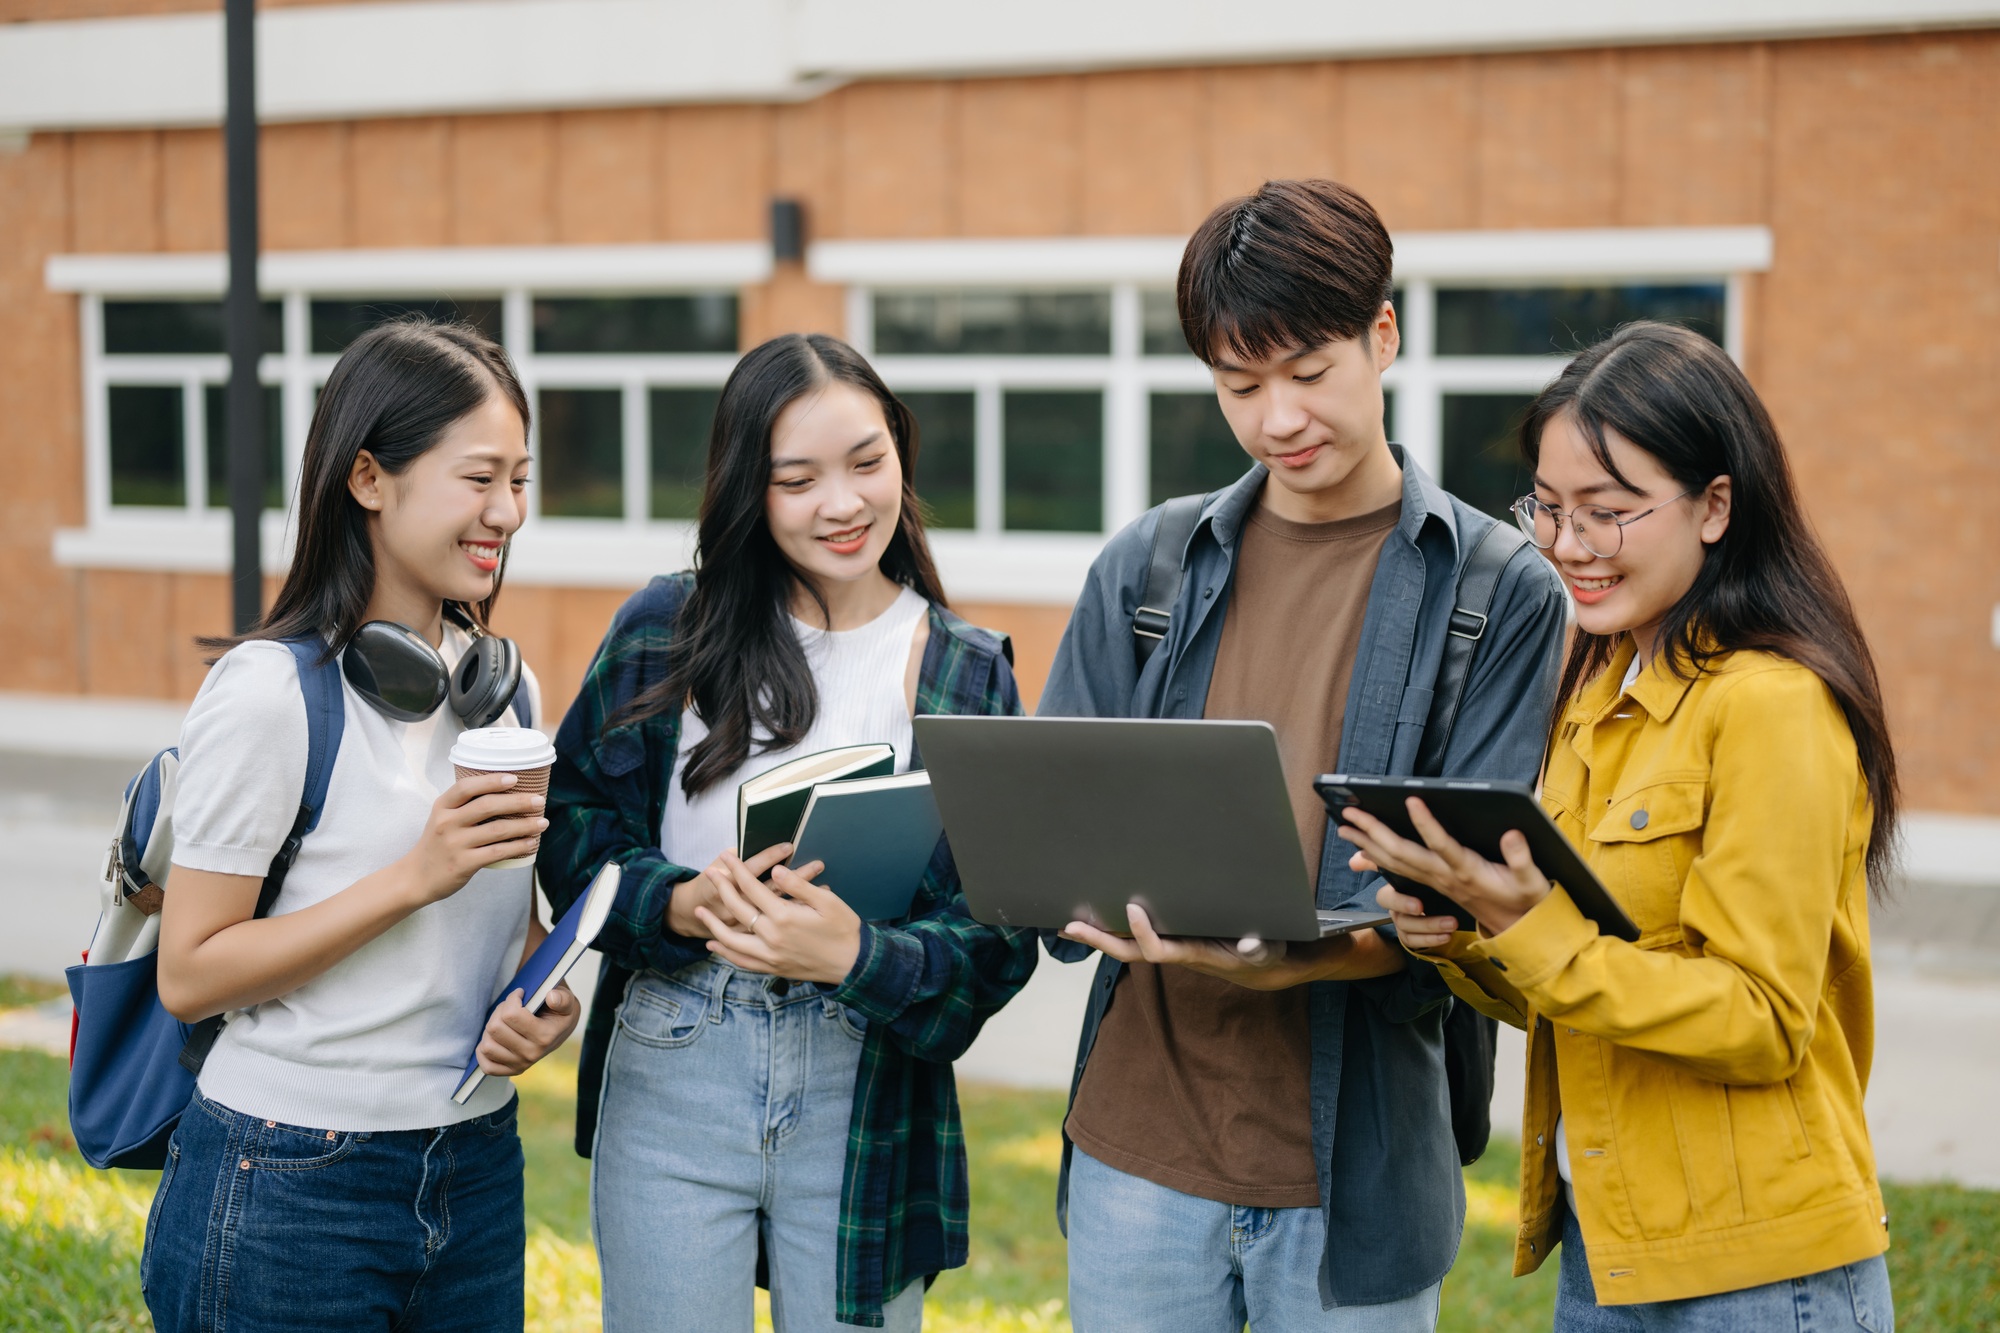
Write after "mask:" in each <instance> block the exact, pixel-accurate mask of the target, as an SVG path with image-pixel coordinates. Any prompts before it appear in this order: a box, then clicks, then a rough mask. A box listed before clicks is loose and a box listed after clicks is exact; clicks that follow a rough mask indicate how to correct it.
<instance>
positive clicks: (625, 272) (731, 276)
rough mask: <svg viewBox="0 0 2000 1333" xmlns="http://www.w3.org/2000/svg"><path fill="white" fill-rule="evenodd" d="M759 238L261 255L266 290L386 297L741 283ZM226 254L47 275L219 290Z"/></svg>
mask: <svg viewBox="0 0 2000 1333" xmlns="http://www.w3.org/2000/svg"><path fill="white" fill-rule="evenodd" d="M771 268H772V261H771V247H770V246H769V245H768V244H766V243H765V242H762V241H742V242H718V243H715V244H684V245H548V246H520V247H493V248H486V247H476V246H447V247H439V248H436V249H413V250H276V251H270V252H267V253H266V254H265V255H264V257H263V262H262V265H261V270H260V273H259V283H258V285H259V286H260V287H261V288H262V289H263V290H265V291H267V292H283V291H301V290H302V291H309V292H315V293H326V294H334V293H340V292H347V293H352V294H355V295H367V296H389V295H394V294H396V293H399V292H409V293H425V294H428V293H455V292H488V291H501V290H504V289H506V288H509V287H527V288H531V289H534V290H536V291H565V290H567V291H593V290H601V291H621V292H622V291H644V290H647V289H649V288H650V289H661V290H671V289H675V288H682V289H685V288H691V287H741V286H744V285H746V284H750V283H757V282H763V281H765V280H766V279H768V278H769V277H770V276H771ZM228 275H229V269H228V261H227V259H226V257H225V256H223V255H220V254H215V253H206V254H168V255H162V254H136V255H134V254H127V255H54V256H51V257H50V259H49V261H48V267H47V273H46V277H47V282H48V285H49V287H50V289H51V290H53V291H59V292H101V293H104V294H106V295H116V296H214V295H220V294H221V292H222V291H223V290H224V288H225V287H227V286H228Z"/></svg>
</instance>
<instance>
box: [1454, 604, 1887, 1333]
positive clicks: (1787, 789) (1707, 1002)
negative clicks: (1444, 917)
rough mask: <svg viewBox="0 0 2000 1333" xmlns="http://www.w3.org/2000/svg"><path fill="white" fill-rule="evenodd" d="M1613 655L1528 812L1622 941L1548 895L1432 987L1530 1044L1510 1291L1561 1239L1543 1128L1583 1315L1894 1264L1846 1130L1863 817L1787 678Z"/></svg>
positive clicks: (1771, 660) (1792, 676) (1857, 783)
mask: <svg viewBox="0 0 2000 1333" xmlns="http://www.w3.org/2000/svg"><path fill="white" fill-rule="evenodd" d="M1631 659H1632V647H1631V644H1630V642H1629V641H1628V642H1627V643H1626V645H1625V646H1624V648H1623V649H1621V650H1620V652H1619V654H1618V656H1617V658H1616V659H1615V660H1614V661H1613V662H1612V664H1611V666H1610V667H1609V668H1608V669H1607V670H1606V671H1605V672H1604V674H1603V675H1601V676H1599V677H1598V678H1597V679H1596V680H1595V681H1593V682H1592V683H1590V684H1589V685H1587V686H1586V687H1585V688H1584V689H1583V690H1582V691H1581V692H1580V694H1579V695H1578V697H1577V699H1576V700H1575V702H1574V703H1573V704H1572V705H1571V706H1570V707H1569V709H1568V710H1567V712H1566V713H1565V714H1564V716H1563V719H1562V723H1561V725H1560V726H1558V728H1557V730H1556V737H1555V741H1554V744H1553V745H1552V747H1551V751H1550V756H1549V762H1548V768H1547V771H1546V773H1545V775H1544V778H1543V786H1542V804H1543V806H1544V807H1545V808H1546V809H1547V810H1548V812H1549V815H1550V817H1551V818H1553V819H1554V820H1555V822H1556V824H1557V826H1558V827H1560V828H1561V829H1562V831H1563V833H1564V834H1565V835H1566V836H1567V837H1568V838H1569V839H1570V841H1572V842H1573V843H1575V844H1576V846H1577V847H1579V848H1581V849H1582V851H1583V855H1584V859H1585V860H1586V861H1588V862H1589V863H1590V866H1591V869H1593V870H1594V871H1596V872H1597V875H1598V877H1599V878H1600V879H1602V880H1603V881H1604V884H1605V886H1606V887H1607V888H1608V889H1610V891H1611V893H1612V895H1613V896H1614V897H1615V898H1617V899H1618V901H1619V903H1620V904H1621V905H1623V906H1624V908H1625V910H1626V911H1627V912H1628V913H1629V914H1630V915H1631V917H1632V919H1633V921H1634V922H1635V923H1636V924H1637V925H1638V927H1639V932H1640V935H1639V940H1638V942H1637V943H1636V944H1627V943H1625V942H1623V941H1621V940H1616V939H1612V938H1610V937H1607V936H1600V935H1599V934H1598V931H1597V927H1596V926H1595V925H1593V924H1591V922H1590V921H1588V920H1587V919H1586V918H1585V917H1584V916H1583V915H1582V914H1581V913H1580V912H1579V911H1578V910H1577V908H1576V906H1575V904H1574V903H1572V902H1571V901H1570V899H1569V896H1568V895H1567V894H1566V893H1564V892H1563V891H1562V890H1561V889H1560V888H1558V889H1556V890H1555V891H1553V892H1552V893H1550V894H1549V896H1548V897H1547V898H1546V899H1544V900H1543V901H1542V902H1541V903H1539V904H1537V905H1536V906H1535V908H1534V909H1533V910H1532V911H1530V912H1529V913H1528V914H1527V915H1525V916H1523V917H1522V918H1521V919H1520V920H1519V921H1517V922H1515V924H1514V925H1513V926H1512V927H1510V928H1509V929H1507V930H1506V931H1503V932H1502V933H1501V934H1499V935H1495V936H1491V937H1486V938H1481V937H1479V936H1477V935H1474V934H1471V933H1463V934H1460V935H1458V936H1456V937H1455V938H1454V939H1453V941H1452V943H1451V944H1450V945H1449V946H1447V947H1446V948H1445V949H1443V950H1441V951H1439V953H1437V954H1432V955H1427V956H1428V957H1430V959H1431V961H1433V962H1436V963H1437V964H1438V966H1439V968H1440V970H1441V971H1442V972H1443V974H1444V977H1445V980H1446V981H1447V982H1448V983H1449V984H1450V986H1451V988H1452V990H1453V991H1454V992H1456V993H1457V994H1458V995H1460V996H1463V997H1464V998H1465V999H1466V1000H1468V1001H1470V1002H1471V1003H1472V1004H1473V1005H1474V1006H1475V1007H1477V1008H1478V1009H1480V1010H1482V1011H1483V1012H1485V1013H1488V1014H1491V1015H1493V1016H1494V1017H1496V1018H1499V1019H1501V1020H1503V1021H1505V1022H1509V1023H1512V1024H1513V1025H1514V1026H1516V1027H1521V1028H1525V1029H1527V1031H1528V1034H1529V1037H1528V1074H1527V1105H1526V1107H1525V1109H1524V1111H1523V1115H1522V1139H1523V1143H1522V1152H1521V1230H1520V1235H1519V1237H1518V1239H1517V1242H1516V1246H1515V1253H1514V1271H1515V1272H1516V1273H1517V1274H1520V1273H1529V1272H1532V1271H1534V1270H1535V1269H1536V1268H1538V1267H1539V1266H1540V1265H1541V1263H1542V1261H1543V1260H1545V1259H1547V1258H1548V1256H1549V1251H1550V1249H1551V1248H1552V1247H1553V1246H1554V1245H1555V1243H1556V1241H1557V1239H1558V1238H1559V1232H1558V1231H1557V1224H1558V1223H1559V1221H1560V1216H1561V1215H1560V1213H1558V1212H1557V1211H1556V1209H1557V1204H1558V1194H1559V1189H1560V1185H1561V1182H1560V1181H1559V1180H1558V1178H1557V1175H1556V1163H1555V1129H1556V1115H1557V1113H1558V1111H1561V1112H1562V1113H1564V1114H1565V1116H1566V1117H1567V1118H1566V1120H1565V1122H1564V1127H1563V1128H1564V1136H1565V1138H1566V1139H1567V1141H1568V1145H1569V1155H1570V1171H1571V1178H1572V1181H1573V1183H1574V1190H1575V1197H1576V1211H1577V1221H1578V1224H1579V1225H1580V1226H1581V1227H1582V1230H1583V1235H1584V1239H1585V1249H1586V1250H1587V1252H1588V1254H1589V1258H1590V1272H1591V1277H1592V1279H1593V1280H1594V1281H1595V1282H1596V1285H1597V1297H1598V1300H1599V1301H1600V1302H1602V1303H1603V1304H1606V1305H1626V1304H1632V1303H1636V1302H1644V1301H1660V1300H1672V1299H1677V1298H1681V1297H1689V1296H1705V1295H1712V1294H1714V1293H1717V1292H1724V1291H1735V1290H1739V1289H1741V1288H1744V1287H1751V1286H1757V1285H1761V1284H1763V1283H1767V1282H1776V1281H1780V1280H1783V1279H1787V1278H1794V1277H1802V1276H1804V1275H1806V1274H1808V1273H1816V1272H1819V1271H1821V1270H1823V1269H1827V1268H1833V1267H1836V1266H1838V1265H1842V1264H1849V1263H1854V1262H1856V1261H1858V1260H1862V1259H1866V1258H1870V1257H1872V1256H1874V1255H1877V1254H1880V1253H1881V1252H1882V1251H1883V1250H1885V1249H1886V1248H1887V1247H1888V1243H1889V1240H1888V1218H1887V1217H1886V1216H1885V1215H1884V1211H1883V1207H1882V1194H1881V1189H1880V1187H1879V1186H1878V1185H1877V1183H1876V1179H1875V1155H1874V1150H1873V1149H1872V1148H1871V1147H1870V1145H1869V1141H1868V1127H1867V1124H1866V1122H1865V1121H1864V1119H1863V1118H1862V1109H1861V1102H1862V1094H1863V1092H1864V1091H1865V1090H1866V1088H1867V1084H1868V1067H1869V1061H1870V1058H1871V1053H1872V1049H1873V1044H1874V996H1873V983H1872V980H1871V970H1870V967H1869V961H1868V881H1867V875H1866V867H1865V864H1864V863H1865V860H1866V856H1867V851H1868V837H1869V820H1870V816H1871V807H1870V805H1869V800H1868V792H1867V789H1866V784H1865V782H1864V780H1863V777H1862V773H1861V769H1860V765H1859V762H1858V760H1857V758H1856V754H1855V748H1854V739H1853V736H1852V734H1851V733H1850V732H1849V730H1848V727H1847V721H1846V718H1845V717H1844V716H1843V715H1842V713H1841V711H1840V708H1839V706H1838V704H1836V703H1835V701H1834V698H1833V695H1832V694H1831V693H1830V692H1829V691H1828V690H1827V688H1826V686H1825V684H1824V683H1823V682H1822V681H1821V680H1820V679H1819V677H1818V676H1816V675H1814V674H1813V673H1812V672H1811V671H1809V670H1807V669H1806V668H1805V667H1803V666H1800V665H1798V664H1797V663H1795V662H1792V661H1789V660H1787V659H1784V658H1780V657H1775V656H1772V655H1769V654H1764V653H1753V652H1739V653H1734V654H1731V655H1729V656H1727V657H1725V658H1721V659H1718V660H1717V661H1716V662H1715V663H1713V664H1712V666H1711V669H1710V670H1709V672H1707V673H1706V674H1704V675H1702V676H1700V677H1699V678H1698V679H1696V680H1694V681H1692V682H1689V681H1682V680H1676V679H1675V678H1674V677H1673V675H1672V674H1671V673H1670V672H1668V671H1667V670H1665V669H1664V666H1663V664H1662V663H1660V662H1659V661H1655V662H1654V663H1652V664H1651V665H1650V666H1649V667H1648V668H1647V669H1646V670H1645V671H1644V672H1642V673H1641V674H1640V676H1639V677H1638V679H1637V680H1635V681H1634V682H1633V684H1632V688H1631V689H1630V690H1629V691H1621V690H1620V688H1619V683H1620V682H1621V681H1622V680H1623V679H1624V676H1625V671H1626V668H1627V666H1628V665H1629V664H1630V662H1631Z"/></svg>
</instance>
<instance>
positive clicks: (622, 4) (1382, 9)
mask: <svg viewBox="0 0 2000 1333" xmlns="http://www.w3.org/2000/svg"><path fill="white" fill-rule="evenodd" d="M257 24H258V29H257V30H258V56H259V61H258V100H259V106H260V112H261V115H262V118H263V119H264V120H266V121H287V120H343V119H350V118H360V117H373V116H406V115H424V114H434V113H461V112H482V111H501V110H523V109H530V108H555V107H589V106H638V105H654V104H665V103H675V102H727V101H781V100H793V99H798V98H803V97H811V96H815V95H817V94H818V93H820V92H821V91H823V90H825V89H826V88H828V87H831V86H833V85H834V84H837V83H839V82H841V81H844V80H848V79H860V78H882V77H912V76H917V75H995V74H1020V73H1036V72H1044V71H1050V70H1078V69H1108V68H1124V67H1133V66H1173V65H1213V64H1219V63H1243V62H1251V61H1295V60H1315V59H1330V58H1353V57H1368V56H1384V55H1403V54H1418V53H1434V52H1447V51H1451V52H1460V51H1486V50H1524V49H1547V48H1558V47H1579V46H1620V45H1631V44H1641V43H1667V42H1697V41H1742V40H1753V39H1763V38H1782V37H1814V36H1826V35H1831V34H1840V33H1866V32H1897V31H1915V30H1923V29H1937V28H1953V27H1985V26H1992V25H1994V24H2000V0H1676V3H1674V4H1671V5H1635V4H1604V3H1596V4H1589V3H1583V2H1582V0H1512V3H1508V4H1494V3H1492V0H1403V3H1400V4H1393V5H1384V4H1379V3H1371V4H1362V3H1358V2H1357V0H1334V2H1333V3H1321V4H1314V5H1303V6H1298V5H1294V6H1280V5H1216V4H1212V3H1208V2H1207V0H1085V3H1082V4H1079V3H1077V0H1010V3H1007V4H989V5H969V4H962V3H961V4H941V3H938V0H728V2H727V3H722V4H717V3H712V2H711V0H401V2H400V3H396V4H380V3H375V4H326V5H311V6H305V7H299V8H284V9H276V10H270V11H266V12H265V13H262V14H260V15H259V16H258V19H257ZM222 56H223V44H222V17H221V15H220V14H216V13H213V12H211V13H206V14H169V15H156V16H135V17H129V18H110V19H80V20H62V21H56V22H45V23H11V24H0V126H4V127H9V128H13V129H27V130H40V129H80V128H103V127H111V126H140V125H144V126H155V125H212V124H215V123H217V122H218V121H220V119H221V118H222V99H223V71H222Z"/></svg>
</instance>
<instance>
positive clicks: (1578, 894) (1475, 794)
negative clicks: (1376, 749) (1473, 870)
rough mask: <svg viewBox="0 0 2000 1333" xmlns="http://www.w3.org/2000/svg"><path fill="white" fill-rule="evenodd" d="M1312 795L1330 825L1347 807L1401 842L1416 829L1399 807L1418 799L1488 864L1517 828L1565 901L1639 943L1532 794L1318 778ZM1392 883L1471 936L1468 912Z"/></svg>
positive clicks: (1440, 782) (1512, 787)
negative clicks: (1451, 918)
mask: <svg viewBox="0 0 2000 1333" xmlns="http://www.w3.org/2000/svg"><path fill="white" fill-rule="evenodd" d="M1313 790H1314V791H1316V792H1318V793H1319V798H1320V800H1321V801H1323V802H1325V804H1326V811H1327V813H1328V814H1329V815H1331V816H1332V817H1333V822H1334V823H1335V824H1339V823H1342V822H1343V821H1342V819H1341V817H1340V812H1341V811H1342V810H1345V809H1346V808H1347V807H1349V806H1354V807H1356V808H1358V809H1361V810H1366V811H1367V812H1368V813H1369V814H1371V815H1373V816H1375V818H1377V819H1379V820H1381V821H1382V822H1383V823H1384V824H1387V825H1388V826H1389V827H1390V828H1392V829H1394V830H1395V831H1396V832H1397V833H1400V834H1401V835H1402V836H1404V837H1405V838H1409V839H1411V840H1413V841H1416V842H1422V841H1423V839H1422V838H1420V837H1418V836H1417V830H1416V826H1415V825H1414V824H1412V823H1411V822H1410V812H1409V809H1408V808H1407V807H1406V806H1405V805H1404V802H1405V801H1406V800H1407V799H1408V798H1409V797H1412V796H1416V797H1419V798H1421V799H1422V800H1423V802H1424V804H1425V805H1427V806H1429V807H1430V811H1431V813H1432V814H1434V815H1436V816H1437V820H1438V823H1440V824H1442V825H1444V827H1445V831H1446V832H1448V833H1450V834H1451V836H1452V837H1454V838H1456V839H1458V841H1459V842H1460V843H1461V844H1463V845H1464V846H1466V847H1468V848H1470V849H1471V850H1473V851H1475V852H1478V853H1479V854H1480V855H1481V856H1483V857H1485V858H1487V859H1488V860H1489V861H1503V860H1505V858H1504V857H1502V856H1501V854H1500V839H1501V836H1502V835H1504V834H1505V833H1506V832H1507V831H1508V830H1509V829H1518V830H1519V831H1520V833H1521V835H1522V836H1523V837H1525V838H1527V840H1528V850H1529V852H1530V853H1532V854H1533V856H1534V858H1535V864H1536V866H1538V867H1540V869H1541V871H1542V873H1543V874H1545V875H1547V876H1548V877H1549V878H1550V879H1551V880H1554V881H1555V882H1556V883H1558V884H1560V885H1562V886H1563V888H1565V889H1566V890H1568V891H1569V896H1570V901H1572V902H1574V903H1575V904H1576V905H1577V909H1578V910H1579V911H1581V912H1582V913H1583V914H1584V915H1585V916H1587V917H1589V918H1590V919H1591V920H1592V921H1595V922H1596V923H1597V928H1598V929H1599V930H1601V931H1603V932H1604V933H1605V934H1606V935H1613V936H1616V937H1617V938H1619V939H1621V940H1636V939H1638V938H1639V928H1638V927H1637V926H1635V925H1633V924H1632V918H1631V917H1629V916H1627V915H1625V909H1624V908H1622V907H1620V906H1619V905H1618V903H1617V902H1616V900H1614V899H1613V898H1612V896H1611V895H1610V893H1608V892H1606V890H1605V888H1604V884H1603V883H1602V881H1600V880H1599V879H1598V878H1597V876H1596V875H1595V874H1593V873H1592V872H1591V869H1590V867H1589V866H1588V865H1585V864H1584V860H1583V858H1582V857H1581V856H1579V855H1577V851H1576V848H1575V847H1573V846H1571V845H1570V841H1569V839H1568V838H1565V837H1564V836H1563V835H1562V830H1561V829H1558V828H1557V827H1556V826H1555V823H1554V822H1553V821H1552V820H1550V818H1549V816H1548V812H1547V811H1545V810H1543V809H1542V805H1541V802H1539V801H1537V800H1536V799H1535V793H1534V792H1533V791H1532V790H1530V789H1529V788H1527V787H1525V786H1523V785H1522V784H1520V783H1518V782H1485V781H1479V780H1476V779H1459V778H1385V777H1366V776H1363V775H1360V774H1355V773H1322V774H1320V775H1319V776H1318V777H1317V778H1314V779H1313ZM1384 878H1385V879H1387V880H1388V881H1389V882H1390V883H1391V884H1393V885H1395V886H1396V887H1397V888H1399V889H1401V890H1402V891H1403V892H1405V893H1407V894H1410V895H1412V896H1413V897H1417V898H1421V899H1423V901H1424V907H1425V910H1426V911H1428V912H1429V913H1430V914H1431V915H1433V916H1455V917H1457V918H1458V921H1459V926H1460V928H1461V929H1464V930H1473V929H1476V928H1477V927H1476V926H1475V925H1474V924H1473V921H1472V914H1471V913H1469V912H1467V911H1466V910H1465V909H1464V908H1463V907H1460V906H1459V905H1458V904H1457V903H1454V902H1453V901H1452V900H1451V899H1449V898H1447V897H1445V896H1444V895H1443V894H1442V893H1439V892H1438V891H1437V890H1436V889H1434V888H1431V887H1430V886H1429V885H1428V884H1416V883H1412V882H1411V881H1409V880H1407V879H1405V878H1404V877H1403V876H1401V875H1385V876H1384Z"/></svg>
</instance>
